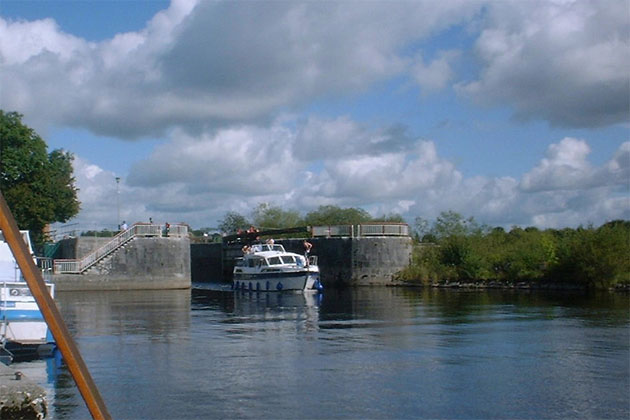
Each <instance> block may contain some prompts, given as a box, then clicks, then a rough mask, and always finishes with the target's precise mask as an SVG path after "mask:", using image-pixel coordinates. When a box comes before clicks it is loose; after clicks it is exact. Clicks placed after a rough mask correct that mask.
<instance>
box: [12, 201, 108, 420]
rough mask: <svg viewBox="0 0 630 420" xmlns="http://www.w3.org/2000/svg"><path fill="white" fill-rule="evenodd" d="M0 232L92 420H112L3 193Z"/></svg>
mask: <svg viewBox="0 0 630 420" xmlns="http://www.w3.org/2000/svg"><path fill="white" fill-rule="evenodd" d="M0 229H2V233H3V234H4V239H5V241H6V242H7V243H8V244H9V247H10V248H11V251H12V252H13V256H14V257H15V260H16V261H17V263H18V265H19V267H20V270H21V271H22V275H23V276H24V278H25V279H26V283H27V284H28V287H29V288H30V289H31V293H32V295H33V297H34V298H35V301H36V302H37V305H38V306H39V310H40V311H41V313H42V315H43V316H44V320H46V324H48V328H50V331H51V332H52V334H53V337H55V341H56V342H57V347H58V348H59V350H60V351H61V354H62V356H63V358H64V360H65V362H66V365H67V366H68V369H69V370H70V373H71V374H72V377H73V378H74V382H75V383H76V384H77V387H78V388H79V392H81V395H82V396H83V400H84V401H85V404H86V405H87V408H88V410H90V414H91V415H92V418H93V419H95V420H100V419H103V420H105V419H111V416H110V415H109V413H108V411H107V407H106V406H105V402H104V401H103V398H102V397H101V395H100V394H99V392H98V388H97V387H96V384H95V383H94V381H93V380H92V377H91V376H90V372H89V371H88V369H87V366H86V365H85V362H84V361H83V358H82V357H81V354H80V353H79V349H78V348H77V346H76V344H75V343H74V340H73V339H72V336H70V332H69V331H68V328H67V327H66V324H65V323H64V321H63V318H62V317H61V313H60V312H59V309H57V305H56V304H55V301H54V300H53V298H52V297H51V296H50V293H49V292H48V289H47V287H46V283H44V279H43V278H42V274H41V272H40V271H39V270H38V269H37V266H36V265H35V262H34V261H33V257H32V256H31V255H29V251H28V249H27V247H26V243H25V242H24V240H23V239H22V235H21V234H20V231H19V229H18V227H17V224H16V223H15V219H14V218H13V215H12V214H11V210H10V209H9V206H8V205H7V202H6V201H5V200H4V196H3V195H2V192H0Z"/></svg>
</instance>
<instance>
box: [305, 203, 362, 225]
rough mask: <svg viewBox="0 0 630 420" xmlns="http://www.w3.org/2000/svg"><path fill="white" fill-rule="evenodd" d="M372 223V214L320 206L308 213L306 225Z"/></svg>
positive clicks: (357, 210) (353, 209) (352, 208)
mask: <svg viewBox="0 0 630 420" xmlns="http://www.w3.org/2000/svg"><path fill="white" fill-rule="evenodd" d="M370 221H372V217H371V216H370V214H369V213H368V212H367V211H365V210H363V209H358V208H354V207H350V208H341V207H337V206H331V205H328V206H319V208H318V209H317V210H315V211H312V212H310V213H307V215H306V217H305V218H304V223H305V224H306V225H308V226H329V225H358V224H361V223H366V222H370Z"/></svg>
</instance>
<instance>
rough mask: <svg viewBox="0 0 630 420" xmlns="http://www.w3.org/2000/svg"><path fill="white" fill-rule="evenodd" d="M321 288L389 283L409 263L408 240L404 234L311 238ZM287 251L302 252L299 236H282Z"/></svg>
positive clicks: (302, 246)
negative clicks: (401, 235)
mask: <svg viewBox="0 0 630 420" xmlns="http://www.w3.org/2000/svg"><path fill="white" fill-rule="evenodd" d="M308 241H309V242H310V243H312V244H313V248H312V249H311V255H317V258H318V264H319V270H320V276H321V280H322V283H323V285H324V287H326V286H329V287H344V286H368V285H393V284H397V282H396V280H394V276H395V274H396V273H398V272H400V271H401V270H403V269H404V268H406V267H408V266H409V263H410V262H411V251H412V241H411V238H410V237H408V236H406V237H361V238H312V239H309V240H308ZM276 242H277V243H281V244H282V245H283V246H284V248H285V249H286V250H287V251H290V252H295V253H298V254H303V253H304V245H303V242H304V240H303V239H282V240H278V241H276Z"/></svg>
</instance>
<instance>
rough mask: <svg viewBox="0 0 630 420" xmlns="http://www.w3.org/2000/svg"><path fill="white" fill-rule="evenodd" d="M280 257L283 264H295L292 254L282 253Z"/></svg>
mask: <svg viewBox="0 0 630 420" xmlns="http://www.w3.org/2000/svg"><path fill="white" fill-rule="evenodd" d="M280 258H282V262H283V263H284V264H295V258H293V255H283V256H282V257H280Z"/></svg>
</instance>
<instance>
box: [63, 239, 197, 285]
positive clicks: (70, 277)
mask: <svg viewBox="0 0 630 420" xmlns="http://www.w3.org/2000/svg"><path fill="white" fill-rule="evenodd" d="M92 239H95V238H89V239H88V240H87V241H86V242H87V243H86V244H82V242H83V241H84V238H76V241H77V242H76V246H75V249H76V250H77V252H78V250H81V249H88V248H90V247H92V246H97V245H98V246H102V245H99V244H97V243H96V242H97V241H92ZM98 239H100V238H98ZM190 261H191V259H190V241H189V239H188V238H135V239H133V240H132V241H130V242H129V243H127V244H126V245H125V246H124V247H123V248H120V249H118V250H117V251H115V252H114V253H112V254H111V255H110V256H108V257H106V258H104V259H103V260H102V261H101V262H99V263H98V264H96V265H95V266H94V267H92V268H90V269H89V270H88V271H87V272H86V273H84V274H55V275H53V278H52V281H53V283H55V285H56V286H55V287H56V289H57V290H134V289H144V290H149V289H182V288H189V287H190V286H191V275H190Z"/></svg>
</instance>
